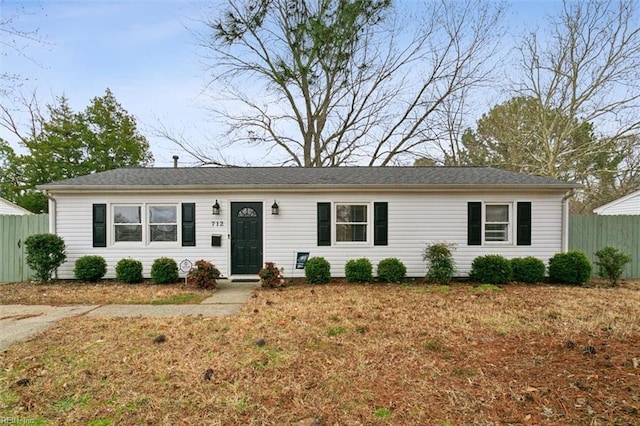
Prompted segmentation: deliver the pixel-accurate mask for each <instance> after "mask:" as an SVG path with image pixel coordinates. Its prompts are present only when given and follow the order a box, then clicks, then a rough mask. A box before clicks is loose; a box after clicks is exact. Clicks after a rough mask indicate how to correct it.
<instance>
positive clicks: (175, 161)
mask: <svg viewBox="0 0 640 426" xmlns="http://www.w3.org/2000/svg"><path fill="white" fill-rule="evenodd" d="M179 158H180V157H178V156H177V155H174V156H173V168H174V169H177V168H178V159H179Z"/></svg>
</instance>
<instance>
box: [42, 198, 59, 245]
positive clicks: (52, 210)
mask: <svg viewBox="0 0 640 426" xmlns="http://www.w3.org/2000/svg"><path fill="white" fill-rule="evenodd" d="M42 194H44V196H45V197H46V198H47V199H48V200H49V232H50V233H52V234H55V233H56V219H57V217H56V206H57V203H56V199H55V198H53V196H52V195H51V194H49V193H48V192H47V190H46V189H45V190H43V191H42Z"/></svg>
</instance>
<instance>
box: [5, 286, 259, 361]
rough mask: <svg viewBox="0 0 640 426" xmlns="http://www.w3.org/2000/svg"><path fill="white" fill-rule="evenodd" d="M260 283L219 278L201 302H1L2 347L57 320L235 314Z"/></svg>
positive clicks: (44, 328)
mask: <svg viewBox="0 0 640 426" xmlns="http://www.w3.org/2000/svg"><path fill="white" fill-rule="evenodd" d="M258 286H259V284H258V283H254V282H252V283H229V282H228V281H219V282H218V288H217V289H216V291H215V292H214V293H213V295H212V296H211V297H209V298H207V299H205V300H204V301H202V303H200V304H199V305H102V306H100V305H72V306H47V305H0V350H4V349H5V348H7V347H8V346H10V345H12V344H13V343H16V342H19V341H21V340H24V339H27V338H29V337H31V336H33V335H35V334H37V333H39V332H41V331H44V330H46V329H47V328H48V327H49V326H51V325H52V324H53V323H55V322H56V321H58V320H61V319H63V318H67V317H73V316H78V315H86V316H90V317H101V316H106V317H131V318H135V317H180V316H190V315H191V316H203V317H219V316H227V315H234V314H236V313H238V312H239V311H240V308H241V307H242V305H244V304H245V303H246V301H247V300H248V299H249V297H251V294H252V293H253V291H254V290H255V289H256V288H258Z"/></svg>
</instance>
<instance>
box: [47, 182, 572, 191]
mask: <svg viewBox="0 0 640 426" xmlns="http://www.w3.org/2000/svg"><path fill="white" fill-rule="evenodd" d="M582 187H583V186H582V185H579V184H575V183H559V184H397V185H389V184H384V185H380V184H379V185H370V184H348V185H344V184H342V185H334V184H322V185H319V184H312V185H308V184H295V185H281V184H270V185H265V184H255V185H239V184H234V185H214V184H211V185H134V186H131V185H39V186H37V188H38V189H40V190H45V191H47V192H50V193H55V192H74V193H89V192H114V191H118V192H149V191H161V192H202V191H219V192H250V191H260V192H267V191H286V192H300V191H318V192H330V191H355V190H357V191H388V190H393V191H464V190H469V189H474V190H497V189H498V190H511V191H512V190H538V191H540V190H543V191H565V190H570V189H578V188H582Z"/></svg>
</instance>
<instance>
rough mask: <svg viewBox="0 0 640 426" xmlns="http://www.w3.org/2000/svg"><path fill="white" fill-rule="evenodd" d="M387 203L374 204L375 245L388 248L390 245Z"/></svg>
mask: <svg viewBox="0 0 640 426" xmlns="http://www.w3.org/2000/svg"><path fill="white" fill-rule="evenodd" d="M387 213H388V205H387V203H373V245H375V246H386V245H388V244H389V241H388V238H387V233H388V226H387V222H388V221H387Z"/></svg>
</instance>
